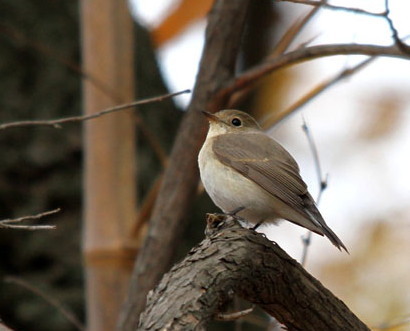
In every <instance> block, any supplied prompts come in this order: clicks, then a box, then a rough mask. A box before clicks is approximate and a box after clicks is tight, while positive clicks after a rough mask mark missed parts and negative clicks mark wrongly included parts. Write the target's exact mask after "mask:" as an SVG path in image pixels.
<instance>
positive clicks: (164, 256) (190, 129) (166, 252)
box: [119, 0, 249, 331]
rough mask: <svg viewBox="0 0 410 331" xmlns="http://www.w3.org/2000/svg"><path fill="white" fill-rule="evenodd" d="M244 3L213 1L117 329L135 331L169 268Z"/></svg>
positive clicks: (228, 74)
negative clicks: (208, 118)
mask: <svg viewBox="0 0 410 331" xmlns="http://www.w3.org/2000/svg"><path fill="white" fill-rule="evenodd" d="M248 4H249V0H241V1H232V0H216V1H215V2H214V5H213V7H212V10H211V12H210V14H209V16H208V26H207V30H206V34H205V46H204V50H203V53H202V58H201V62H200V68H199V72H198V75H197V79H196V84H195V87H194V91H193V95H192V100H191V103H190V105H189V107H188V111H187V113H186V115H185V117H184V119H183V121H182V123H181V126H180V128H179V131H178V135H177V137H176V139H175V143H174V146H173V149H172V152H171V156H170V159H169V163H168V166H167V169H166V170H165V174H164V179H163V181H162V184H161V187H160V191H159V194H158V198H157V200H156V202H155V206H154V209H153V212H152V216H151V219H150V223H149V229H148V233H147V236H146V238H145V241H144V245H143V247H142V249H141V252H140V253H139V255H138V260H137V261H136V264H135V267H134V271H133V275H132V279H131V285H130V289H129V292H128V298H127V301H126V304H125V305H124V309H123V311H122V312H121V316H120V322H119V330H122V331H130V330H135V329H136V327H137V325H138V320H139V315H140V313H141V311H142V310H143V309H144V307H145V302H146V296H147V294H148V292H149V290H151V289H152V288H153V287H154V286H155V285H156V284H157V282H158V281H159V279H160V278H161V276H162V275H163V274H164V273H165V272H166V271H168V269H169V267H170V264H171V263H172V259H173V255H174V252H175V249H176V247H177V245H178V244H179V241H180V238H181V235H182V232H183V230H184V229H185V227H186V224H187V222H186V215H187V210H188V208H189V207H190V205H191V203H192V201H193V200H194V198H195V192H196V189H197V185H198V177H199V176H198V163H197V162H198V161H197V158H198V152H199V149H200V146H201V144H202V142H203V139H204V138H205V134H206V130H207V122H206V120H205V118H204V116H203V115H202V114H201V112H200V111H201V110H208V111H211V112H215V111H216V110H219V109H221V108H223V107H224V106H225V105H226V100H225V99H223V100H222V99H221V100H214V96H215V95H216V94H217V92H218V91H219V89H220V88H221V87H222V86H224V84H226V83H227V82H228V81H230V80H231V79H233V77H234V73H235V65H236V60H237V57H238V52H239V48H240V44H241V38H242V32H243V28H244V25H245V18H246V13H247V8H248Z"/></svg>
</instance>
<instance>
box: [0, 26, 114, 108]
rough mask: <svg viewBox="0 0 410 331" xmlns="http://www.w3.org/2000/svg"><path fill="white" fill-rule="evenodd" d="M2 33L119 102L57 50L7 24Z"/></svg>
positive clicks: (96, 80) (2, 27)
mask: <svg viewBox="0 0 410 331" xmlns="http://www.w3.org/2000/svg"><path fill="white" fill-rule="evenodd" d="M0 33H1V34H3V35H5V36H7V37H9V38H11V39H14V40H17V41H18V42H20V43H21V42H23V43H25V44H26V45H27V46H29V47H31V48H32V49H34V50H35V51H36V52H39V53H40V54H43V55H46V56H48V57H50V58H52V59H54V60H56V61H57V62H59V63H60V64H62V65H64V66H65V67H67V68H68V69H70V70H72V71H73V72H75V73H76V74H78V75H80V76H81V77H83V78H85V79H87V80H88V81H89V82H91V83H92V84H93V85H94V86H95V87H96V88H97V89H99V90H100V91H101V92H103V93H104V94H106V95H108V96H109V97H110V98H112V99H114V100H119V97H118V96H117V95H116V94H115V93H114V91H113V90H112V89H111V88H110V87H109V86H108V85H107V84H105V83H104V82H102V81H100V80H98V79H97V78H96V77H94V76H93V75H91V74H90V73H87V72H84V71H83V70H82V69H81V67H80V66H79V65H78V64H77V63H75V62H72V61H71V60H69V59H67V58H64V57H63V56H61V55H59V54H57V52H56V51H55V50H53V49H52V48H50V47H48V46H46V45H44V44H42V43H40V42H38V41H34V40H32V39H31V38H28V37H27V36H25V35H24V34H23V33H21V32H20V31H18V30H16V29H15V28H13V27H10V26H7V25H5V24H0Z"/></svg>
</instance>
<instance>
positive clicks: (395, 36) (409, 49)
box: [383, 0, 410, 54]
mask: <svg viewBox="0 0 410 331" xmlns="http://www.w3.org/2000/svg"><path fill="white" fill-rule="evenodd" d="M385 7H386V11H385V13H384V15H383V16H384V18H385V19H386V21H387V23H388V24H389V27H390V30H391V31H392V34H393V35H392V37H393V40H394V42H395V43H396V45H397V47H398V48H400V50H401V51H402V52H403V53H407V54H410V46H409V45H407V44H406V43H404V42H403V41H402V40H401V39H400V37H399V33H398V32H397V29H396V28H395V26H394V24H393V21H392V19H391V18H390V16H389V15H390V8H389V0H385Z"/></svg>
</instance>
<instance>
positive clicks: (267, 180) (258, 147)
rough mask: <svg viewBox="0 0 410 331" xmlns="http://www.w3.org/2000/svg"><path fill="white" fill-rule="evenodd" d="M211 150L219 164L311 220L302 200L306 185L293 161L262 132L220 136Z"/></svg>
mask: <svg viewBox="0 0 410 331" xmlns="http://www.w3.org/2000/svg"><path fill="white" fill-rule="evenodd" d="M212 149H213V151H214V153H215V155H216V156H217V158H218V160H219V161H220V162H222V163H223V164H225V165H227V166H230V167H232V168H233V169H235V170H236V171H238V172H239V173H241V174H242V175H244V176H245V177H247V178H249V179H250V180H252V181H254V182H255V183H256V184H258V185H259V186H261V187H262V188H263V189H264V190H266V191H267V192H269V193H270V194H272V195H273V196H275V197H276V198H278V199H279V200H281V201H282V202H284V203H285V204H286V205H288V206H290V207H292V208H293V209H294V210H296V211H298V212H299V213H301V214H302V215H303V216H306V217H307V218H310V217H309V215H307V214H306V212H305V211H304V208H305V207H306V206H305V205H304V203H303V200H304V199H303V198H302V197H303V196H304V195H306V194H308V191H307V185H306V184H305V182H304V181H303V180H302V178H301V177H300V174H299V167H298V165H297V163H296V161H295V160H294V159H293V157H292V156H291V155H290V154H289V153H288V152H287V151H286V150H285V149H284V148H283V147H282V146H281V145H280V144H279V143H277V142H276V141H274V140H273V139H270V138H269V137H268V136H266V135H265V134H263V133H247V134H223V135H219V136H217V137H215V138H214V142H213V144H212Z"/></svg>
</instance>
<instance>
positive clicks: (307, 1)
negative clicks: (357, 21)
mask: <svg viewBox="0 0 410 331" xmlns="http://www.w3.org/2000/svg"><path fill="white" fill-rule="evenodd" d="M276 1H277V2H292V3H298V4H302V5H309V6H315V7H322V8H326V9H332V10H342V11H347V12H352V13H356V14H363V15H369V16H376V17H383V16H384V13H372V12H368V11H366V10H363V9H360V8H352V7H342V6H335V5H330V4H327V3H323V2H322V1H314V0H276Z"/></svg>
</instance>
